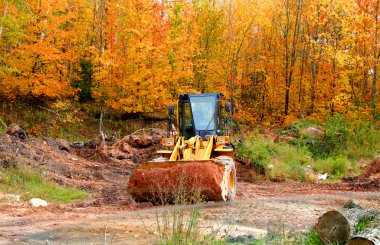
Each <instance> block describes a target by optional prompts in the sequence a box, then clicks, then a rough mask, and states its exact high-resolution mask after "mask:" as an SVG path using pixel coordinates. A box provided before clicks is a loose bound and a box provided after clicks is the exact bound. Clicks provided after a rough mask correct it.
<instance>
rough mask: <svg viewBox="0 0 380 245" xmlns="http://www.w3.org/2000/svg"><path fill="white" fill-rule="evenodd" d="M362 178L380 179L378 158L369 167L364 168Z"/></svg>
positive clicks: (379, 161)
mask: <svg viewBox="0 0 380 245" xmlns="http://www.w3.org/2000/svg"><path fill="white" fill-rule="evenodd" d="M362 177H363V178H370V179H380V157H378V158H376V159H374V160H373V161H372V162H371V163H370V164H369V165H367V166H366V168H365V170H364V173H363V174H362Z"/></svg>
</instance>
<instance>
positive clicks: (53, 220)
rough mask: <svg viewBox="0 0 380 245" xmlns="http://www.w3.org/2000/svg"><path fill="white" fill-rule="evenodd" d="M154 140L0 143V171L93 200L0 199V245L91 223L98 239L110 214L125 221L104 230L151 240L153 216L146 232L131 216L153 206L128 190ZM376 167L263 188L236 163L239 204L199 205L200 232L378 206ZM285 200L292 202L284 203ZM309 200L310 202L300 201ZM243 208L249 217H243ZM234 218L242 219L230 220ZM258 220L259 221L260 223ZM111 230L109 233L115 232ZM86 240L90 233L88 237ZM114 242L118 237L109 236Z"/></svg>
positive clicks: (13, 138) (297, 221) (379, 168)
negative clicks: (227, 221)
mask: <svg viewBox="0 0 380 245" xmlns="http://www.w3.org/2000/svg"><path fill="white" fill-rule="evenodd" d="M21 135H23V134H21ZM160 138H161V136H160V135H159V134H157V133H152V134H151V135H149V136H144V137H137V136H128V137H126V138H124V139H121V140H119V141H117V142H116V143H114V144H112V145H110V146H108V145H104V144H102V143H101V141H99V139H97V140H94V141H92V142H89V143H86V144H85V145H84V147H83V148H81V149H77V146H76V145H75V144H74V145H73V144H71V143H70V142H67V141H64V140H61V139H52V138H43V139H29V138H25V139H22V138H20V137H19V135H18V134H16V135H5V136H2V137H0V164H1V165H2V166H3V167H5V168H6V167H10V166H15V167H17V165H18V164H21V163H22V164H26V165H29V166H31V167H33V168H36V169H40V170H41V171H43V172H44V174H45V175H46V176H48V177H49V178H51V179H53V180H55V181H57V182H58V183H59V184H61V185H65V186H75V187H78V188H80V189H83V190H86V191H88V192H90V193H91V194H92V196H91V198H90V199H88V200H86V201H83V202H74V203H70V204H54V203H50V204H49V206H48V207H44V208H31V207H30V205H29V204H28V203H26V202H11V201H6V200H0V244H2V243H4V244H8V243H15V242H20V241H25V239H26V240H28V239H29V238H33V235H32V234H35V233H38V234H40V233H39V232H46V231H47V232H49V231H53V230H56V229H57V228H58V227H66V228H65V229H66V230H70V229H71V231H72V232H73V231H78V230H80V229H79V228H78V227H82V226H78V223H83V222H89V221H91V222H92V223H91V224H92V225H91V227H92V228H93V230H91V232H93V233H94V234H95V233H96V234H97V236H93V237H98V236H100V237H101V238H102V239H103V238H104V234H103V233H104V227H105V226H104V219H106V220H109V219H110V218H109V217H110V216H112V217H115V216H118V215H119V216H123V217H129V218H128V219H127V220H128V221H126V219H124V221H120V217H119V216H118V217H119V218H118V219H119V221H118V222H116V224H115V222H113V221H112V222H110V223H107V224H108V226H110V227H114V228H115V227H118V228H117V229H116V228H115V230H116V231H117V232H119V233H120V232H121V231H120V229H121V228H120V227H122V225H124V226H126V227H127V226H128V227H129V228H128V229H129V230H128V229H127V230H128V232H126V231H123V232H122V233H123V234H124V235H125V234H126V233H128V236H129V238H131V239H133V240H134V242H136V241H138V240H139V239H140V238H141V241H140V242H141V244H144V243H146V241H147V240H146V239H147V237H148V238H149V237H150V238H152V237H154V229H155V228H157V227H156V226H157V224H154V222H153V223H152V218H153V220H154V219H155V216H154V215H153V216H152V215H150V216H149V215H148V216H147V217H150V218H147V220H146V221H145V222H143V223H151V225H152V227H153V228H152V227H150V228H149V229H147V228H145V229H143V227H140V226H139V225H136V224H137V223H139V224H140V223H141V219H137V218H136V217H138V216H139V215H140V216H141V215H142V214H141V212H149V210H156V209H157V208H156V207H153V206H152V205H151V204H150V203H135V202H134V201H133V199H132V198H131V196H130V195H129V193H128V191H127V189H126V186H127V183H128V178H129V176H130V175H131V173H132V172H133V171H134V169H135V168H136V167H137V166H138V163H139V162H141V161H144V160H148V159H151V158H152V157H154V155H155V151H156V150H157V149H158V148H159V147H160V145H159V142H160ZM379 162H380V161H379V160H378V159H377V160H374V161H373V163H371V164H370V165H369V166H367V168H366V170H365V174H363V175H362V176H359V177H358V178H351V179H347V180H346V181H344V182H343V183H336V184H327V183H314V184H313V183H301V182H268V181H266V180H265V179H262V178H260V177H257V176H258V174H257V173H256V171H255V169H253V168H252V167H250V166H247V165H243V164H241V163H239V162H237V163H236V165H237V166H236V167H237V173H238V193H237V201H236V202H234V203H233V204H232V205H227V206H226V205H225V204H218V203H212V202H211V203H208V204H205V205H206V207H205V208H204V209H202V212H205V214H206V216H207V217H209V221H205V223H204V227H205V229H207V228H210V227H213V224H215V222H214V221H217V220H220V219H222V217H221V215H222V214H225V217H227V216H228V217H232V218H233V219H234V220H235V221H236V222H235V224H236V223H238V224H239V225H240V226H242V227H243V226H244V227H251V226H252V225H253V223H255V224H256V225H255V226H254V227H256V228H257V227H258V228H257V229H264V228H265V226H266V225H267V223H268V219H269V218H268V217H271V216H273V217H276V216H279V215H280V216H283V215H285V216H283V217H288V216H290V215H291V216H292V217H296V218H294V219H293V220H292V221H291V222H290V224H291V225H294V226H295V227H297V226H301V227H305V225H311V223H310V222H313V221H312V219H311V216H312V217H313V218H316V217H317V215H318V214H319V212H320V211H323V210H325V209H329V208H333V207H335V206H337V205H338V204H339V205H340V204H342V202H344V201H345V200H346V199H348V198H351V197H352V198H353V199H358V200H360V201H361V202H362V204H363V205H364V206H367V207H369V208H371V207H374V208H375V207H378V205H379V204H380V201H379V200H380V199H379V195H378V194H379V192H378V191H379V187H380V178H379V173H380V164H379ZM0 176H1V175H0ZM0 194H1V193H0ZM14 194H17V193H14ZM324 195H327V196H324ZM339 195H343V196H342V198H339V200H340V201H336V199H334V198H333V197H334V196H337V197H339ZM0 196H1V195H0ZM289 197H292V198H293V199H291V200H288V199H287V198H289ZM308 199H309V200H310V202H306V201H305V200H308ZM315 200H318V201H315ZM271 203H272V204H271ZM273 203H277V204H276V205H274V204H273ZM207 205H209V207H208V206H207ZM259 207H260V208H259ZM299 207H301V208H299ZM210 209H211V211H210ZM136 210H137V211H136ZM242 210H245V211H246V212H248V213H244V214H243V213H241V212H242ZM247 210H248V211H247ZM249 210H251V211H249ZM139 212H140V213H139ZM231 214H233V215H231ZM237 214H238V215H241V217H238V216H236V215H237ZM260 214H261V215H262V217H263V219H265V220H266V221H265V222H264V221H263V220H261V219H260V217H261V216H260ZM222 216H223V215H222ZM265 217H266V218H265ZM244 219H245V220H246V221H244ZM96 220H101V221H102V222H103V223H102V222H101V223H100V224H99V223H94V222H93V221H96ZM131 220H132V221H131ZM133 220H135V221H133ZM142 220H144V219H142ZM239 220H240V221H239ZM242 220H243V221H242ZM247 220H248V222H247ZM269 220H270V219H269ZM123 222H124V223H123ZM130 222H132V223H134V226H131V225H130ZM239 222H240V223H239ZM252 222H253V223H252ZM73 224H76V225H75V226H73ZM95 224H97V225H95ZM112 224H113V226H112ZM257 224H258V225H257ZM67 227H69V228H67ZM75 227H77V228H75ZM86 227H88V226H86ZM131 227H132V228H131ZM139 227H140V228H139ZM240 229H243V228H241V227H240ZM63 230H64V229H63ZM243 230H244V229H243ZM61 231H62V230H61ZM117 232H116V233H115V234H119V233H117ZM74 233H75V232H74ZM74 233H73V234H74ZM84 233H86V232H84ZM84 233H81V232H79V233H78V232H77V233H75V234H74V235H73V236H74V237H82V236H83V237H84ZM57 234H58V233H57ZM70 234H71V233H70ZM81 234H82V235H81ZM86 234H87V235H88V232H87V233H86ZM91 234H92V233H91ZM124 235H120V234H119V237H120V239H124V241H125V239H126V237H128V236H124ZM136 235H137V236H136ZM40 237H41V236H40ZM138 237H139V239H137V238H138ZM114 238H115V239H116V238H117V236H116V235H114ZM116 240H117V239H116ZM116 240H115V241H116ZM134 244H137V243H134Z"/></svg>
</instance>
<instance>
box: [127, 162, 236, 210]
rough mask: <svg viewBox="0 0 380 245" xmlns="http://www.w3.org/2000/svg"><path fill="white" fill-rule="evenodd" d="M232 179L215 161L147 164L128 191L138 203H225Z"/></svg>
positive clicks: (140, 168) (134, 174) (137, 171)
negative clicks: (208, 201) (207, 201)
mask: <svg viewBox="0 0 380 245" xmlns="http://www.w3.org/2000/svg"><path fill="white" fill-rule="evenodd" d="M233 170H235V168H233ZM226 175H227V176H226ZM230 176H231V175H230V174H229V173H227V174H226V166H225V165H223V164H220V163H218V162H216V161H214V160H203V161H198V160H197V161H173V162H170V161H166V162H148V163H144V164H142V165H141V166H140V167H139V168H138V169H136V170H135V172H134V173H133V174H132V175H131V177H130V179H129V183H128V189H129V191H130V194H131V195H132V197H133V198H134V200H135V201H138V202H141V201H150V202H154V203H159V204H166V203H176V204H180V203H184V202H187V203H188V202H196V201H206V200H212V201H225V200H227V199H229V193H228V189H229V187H230V184H229V183H230V182H231V181H230V180H229V179H228V178H229V177H230ZM226 178H227V179H226Z"/></svg>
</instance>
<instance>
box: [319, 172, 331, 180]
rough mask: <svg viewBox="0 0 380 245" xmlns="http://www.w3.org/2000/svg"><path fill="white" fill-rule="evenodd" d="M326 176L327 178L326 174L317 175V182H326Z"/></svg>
mask: <svg viewBox="0 0 380 245" xmlns="http://www.w3.org/2000/svg"><path fill="white" fill-rule="evenodd" d="M328 176H329V174H328V173H324V174H318V179H319V180H326V179H327V177H328Z"/></svg>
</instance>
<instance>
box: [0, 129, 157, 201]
mask: <svg viewBox="0 0 380 245" xmlns="http://www.w3.org/2000/svg"><path fill="white" fill-rule="evenodd" d="M20 130H22V129H21V128H19V129H16V130H15V131H14V130H12V131H9V134H7V135H5V136H2V137H0V156H1V158H0V165H1V166H3V167H4V168H8V167H18V166H19V165H21V164H25V165H28V166H31V167H32V168H35V169H40V170H41V172H42V171H44V174H46V176H48V177H49V178H51V179H53V180H55V181H56V182H58V183H59V184H61V185H65V186H75V187H78V188H80V189H83V190H87V191H90V192H91V193H93V194H94V195H93V197H94V198H93V200H91V201H89V202H88V203H84V204H80V205H86V206H87V205H92V206H101V205H108V204H112V205H124V204H130V203H132V202H133V200H132V198H131V196H130V195H129V193H128V191H127V189H126V186H127V183H128V178H129V176H130V175H131V173H132V172H133V170H134V169H135V167H136V163H138V162H140V161H145V160H148V159H150V158H153V157H154V155H155V152H156V149H158V147H159V145H158V144H157V143H159V142H160V135H158V134H154V133H153V134H152V135H148V136H133V138H134V139H136V140H137V139H138V138H139V137H141V138H142V139H143V140H141V141H144V140H145V139H149V140H150V142H149V146H148V144H146V145H145V147H144V148H136V147H133V146H132V145H130V144H129V143H128V139H130V138H129V137H126V138H124V139H122V140H120V141H119V142H117V143H116V144H113V145H102V144H101V142H99V141H96V140H95V141H92V142H93V144H89V143H86V144H84V147H83V148H81V149H77V148H76V147H72V144H70V142H67V141H65V140H62V139H53V138H48V137H46V138H43V139H31V138H22V137H19V135H20V134H19V133H18V132H22V131H23V130H22V131H20ZM13 132H16V133H13ZM21 138H22V139H21ZM94 142H95V143H94ZM144 142H146V141H144Z"/></svg>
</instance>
